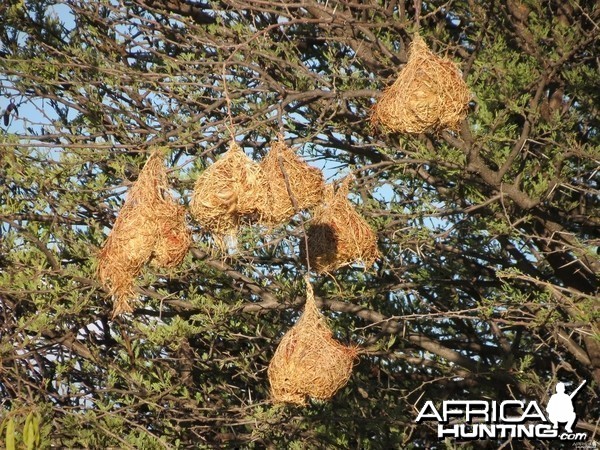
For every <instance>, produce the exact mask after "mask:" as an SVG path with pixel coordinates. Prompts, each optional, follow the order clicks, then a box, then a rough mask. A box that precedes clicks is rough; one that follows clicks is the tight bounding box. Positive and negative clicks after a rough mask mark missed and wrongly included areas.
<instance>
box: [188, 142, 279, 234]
mask: <svg viewBox="0 0 600 450" xmlns="http://www.w3.org/2000/svg"><path fill="white" fill-rule="evenodd" d="M267 193H268V183H267V180H266V179H265V177H264V175H263V173H262V170H261V168H260V166H259V165H258V164H257V163H255V162H254V161H252V160H251V159H250V158H248V156H246V154H245V153H244V152H243V150H242V149H241V147H240V146H239V145H237V144H236V143H235V142H231V145H230V147H229V150H227V152H225V154H224V155H223V156H222V157H221V158H220V159H219V160H218V161H217V162H215V163H214V164H212V165H211V166H210V167H208V168H207V169H206V170H205V171H204V172H202V174H201V175H200V176H199V177H198V179H197V180H196V184H195V185H194V193H193V196H192V200H191V203H190V211H191V213H192V215H193V216H194V218H195V219H196V220H197V221H198V222H199V223H200V225H202V227H203V228H204V229H205V230H207V231H208V232H210V233H212V235H213V238H215V242H217V244H219V243H221V244H222V243H223V242H224V239H226V238H227V237H230V236H236V235H237V232H238V229H239V227H240V225H241V224H242V223H244V222H252V221H257V220H260V216H261V214H262V212H263V211H265V210H267V207H268V195H267Z"/></svg>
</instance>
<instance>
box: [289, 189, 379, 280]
mask: <svg viewBox="0 0 600 450" xmlns="http://www.w3.org/2000/svg"><path fill="white" fill-rule="evenodd" d="M352 179H353V178H352V177H346V178H345V179H344V180H343V181H342V183H341V185H340V187H339V188H338V189H337V191H335V190H334V187H333V185H327V190H326V193H325V202H324V203H323V204H322V205H320V206H319V207H317V208H316V209H315V211H314V213H313V219H312V220H311V224H310V226H309V227H308V230H307V241H308V242H307V243H306V242H304V241H301V242H300V257H301V259H302V260H303V261H306V252H307V248H306V247H308V262H309V264H310V268H311V269H313V270H315V271H317V272H318V273H330V272H332V271H334V270H336V269H339V268H340V267H343V266H347V265H350V264H353V263H356V262H360V263H362V264H363V265H364V267H365V269H368V268H370V267H371V266H372V265H373V263H374V262H375V260H376V259H377V258H378V257H379V250H378V249H377V235H376V234H375V232H374V231H373V229H372V228H371V226H370V225H369V224H368V223H367V222H366V221H365V219H363V218H362V217H361V216H360V214H358V212H356V209H355V208H354V206H353V205H352V203H350V201H349V200H348V191H349V184H350V182H351V181H352Z"/></svg>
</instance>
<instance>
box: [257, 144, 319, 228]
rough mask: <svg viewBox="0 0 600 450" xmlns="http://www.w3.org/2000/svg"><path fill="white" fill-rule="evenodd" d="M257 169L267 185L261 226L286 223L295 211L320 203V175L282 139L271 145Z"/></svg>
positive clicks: (317, 170)
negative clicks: (261, 173) (267, 198)
mask: <svg viewBox="0 0 600 450" xmlns="http://www.w3.org/2000/svg"><path fill="white" fill-rule="evenodd" d="M260 166H261V168H262V171H263V173H264V176H265V177H266V179H267V180H268V183H269V203H268V205H267V206H268V208H267V209H265V210H264V211H263V214H262V221H263V223H265V224H267V225H279V224H281V223H284V222H287V221H288V220H290V219H291V218H292V217H293V216H294V214H296V213H297V212H298V211H300V210H302V209H307V208H312V207H313V206H315V205H317V204H318V203H320V202H321V201H322V200H323V193H324V189H325V182H324V180H323V173H322V172H321V171H320V170H319V169H317V168H316V167H311V166H309V165H308V164H307V163H306V162H305V161H304V160H303V159H301V158H300V157H299V156H298V155H296V153H295V152H294V151H293V150H292V149H291V148H290V147H288V146H287V145H286V144H285V143H284V141H283V137H281V136H280V137H279V141H277V142H275V143H274V144H273V145H272V147H271V150H270V151H269V153H268V154H267V156H266V157H265V158H264V159H263V161H262V162H261V164H260Z"/></svg>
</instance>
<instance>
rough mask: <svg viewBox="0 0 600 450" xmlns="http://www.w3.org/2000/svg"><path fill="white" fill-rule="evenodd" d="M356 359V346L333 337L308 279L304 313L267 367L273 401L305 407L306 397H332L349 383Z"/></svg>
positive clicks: (282, 341) (283, 339)
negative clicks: (340, 341)
mask: <svg viewBox="0 0 600 450" xmlns="http://www.w3.org/2000/svg"><path fill="white" fill-rule="evenodd" d="M357 356H358V351H357V349H356V347H347V346H344V345H342V344H340V343H339V342H338V341H336V340H335V339H334V338H333V335H332V333H331V330H330V329H329V327H328V326H327V322H326V320H325V317H323V315H322V314H321V313H320V312H319V310H318V308H317V305H316V304H315V298H314V295H313V290H312V286H311V285H310V283H309V282H308V280H307V285H306V305H305V307H304V312H303V313H302V316H301V317H300V319H299V320H298V322H297V323H296V324H295V325H294V326H293V327H292V328H291V329H290V330H289V331H288V332H287V333H286V334H285V335H284V336H283V338H282V339H281V342H280V343H279V346H278V347H277V350H276V351H275V354H274V355H273V358H272V359H271V363H270V364H269V370H268V374H269V382H270V384H271V396H272V398H273V401H275V402H287V403H296V404H299V405H304V404H306V399H307V397H312V398H315V399H321V400H327V399H329V398H331V397H333V395H334V394H335V393H336V392H337V391H338V390H339V389H340V388H341V387H343V386H344V385H345V384H346V383H347V382H348V379H349V378H350V375H351V374H352V367H353V365H354V360H355V359H356V357H357Z"/></svg>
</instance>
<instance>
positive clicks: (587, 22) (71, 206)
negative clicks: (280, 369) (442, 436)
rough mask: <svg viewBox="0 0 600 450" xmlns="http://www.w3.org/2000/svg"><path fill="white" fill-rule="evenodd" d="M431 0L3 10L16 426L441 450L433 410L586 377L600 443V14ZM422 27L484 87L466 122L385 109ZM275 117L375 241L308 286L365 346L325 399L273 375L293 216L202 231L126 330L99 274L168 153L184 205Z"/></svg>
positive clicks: (9, 360) (4, 177)
mask: <svg viewBox="0 0 600 450" xmlns="http://www.w3.org/2000/svg"><path fill="white" fill-rule="evenodd" d="M419 7H420V8H419V9H420V20H419V21H418V22H417V14H416V11H415V7H414V5H413V3H412V2H402V1H397V0H385V1H374V0H373V1H337V0H330V1H326V2H323V1H318V0H304V1H302V2H292V1H260V0H252V1H245V2H240V1H237V0H224V1H217V0H215V1H206V2H196V1H191V0H189V1H185V0H131V1H119V0H103V1H99V2H86V1H82V0H81V1H80V0H65V1H58V2H56V1H52V0H25V1H16V0H10V1H8V2H4V3H3V4H2V6H0V19H1V20H0V46H1V47H0V55H1V59H0V67H1V71H0V96H1V99H0V101H1V102H2V107H3V108H4V119H5V125H6V126H5V127H4V128H3V132H2V134H1V138H0V142H1V146H0V158H1V159H0V161H1V164H0V179H1V181H2V183H0V248H1V250H0V313H1V316H2V320H1V321H0V398H1V400H0V405H1V406H0V411H1V414H2V417H3V418H4V419H6V420H4V423H7V420H8V419H12V420H13V423H15V424H16V426H15V429H16V434H17V439H18V438H19V437H20V434H19V433H20V430H21V429H22V425H23V422H24V420H25V417H26V416H27V414H28V413H29V412H31V411H36V412H37V413H38V414H39V415H40V416H41V426H40V429H39V432H40V435H41V437H42V439H41V445H42V446H46V447H48V446H51V445H52V446H56V447H67V448H78V447H80V448H106V447H113V448H218V447H236V446H238V447H244V448H262V447H272V448H283V447H290V448H411V446H412V447H413V448H421V447H425V446H429V448H435V447H436V446H437V447H438V448H442V447H444V445H451V443H449V442H446V444H443V443H437V444H436V442H437V439H436V437H435V429H434V428H435V427H431V428H430V427H429V426H428V425H427V424H425V423H422V424H416V423H415V417H416V415H417V411H418V408H419V407H420V406H421V405H422V404H423V402H424V401H425V400H434V401H436V402H439V401H441V400H443V399H482V398H486V399H497V400H503V399H535V400H538V401H540V402H545V401H547V399H548V397H549V395H550V394H551V393H552V390H553V388H554V386H555V384H556V382H557V381H565V382H569V381H570V382H573V383H574V385H577V384H579V382H581V381H582V380H584V379H585V380H588V384H587V385H586V387H585V389H583V390H582V391H581V392H580V394H579V395H578V397H577V402H576V410H577V413H578V416H579V422H578V424H577V431H587V432H588V434H589V435H592V434H593V433H594V432H595V430H596V427H597V418H598V413H599V410H598V404H599V403H598V383H600V341H599V336H600V335H599V332H598V315H599V303H598V273H600V258H599V257H598V246H599V245H600V233H599V225H600V215H599V214H598V212H599V200H598V199H599V196H598V193H599V186H598V183H599V181H598V168H599V161H600V145H599V144H600V138H599V135H598V131H599V125H600V124H599V120H598V113H599V108H600V94H599V91H598V90H597V89H596V88H597V86H598V85H600V70H599V67H598V54H600V8H598V6H597V4H596V2H594V1H586V0H568V1H559V0H550V1H547V2H535V1H530V0H523V1H520V0H508V1H506V2H494V1H492V2H478V1H474V0H455V1H447V2H443V1H432V2H428V1H425V2H423V3H422V4H420V5H419ZM417 25H418V27H417ZM417 28H418V29H419V32H420V33H421V35H422V36H423V37H424V38H425V40H426V42H427V43H428V44H429V45H430V46H431V47H432V49H433V50H434V51H435V52H437V53H439V54H444V55H447V56H449V57H451V58H452V59H454V60H455V61H456V62H457V63H458V65H459V67H460V68H461V70H462V73H463V75H464V78H465V80H466V81H467V83H468V85H469V87H470V89H471V91H472V93H473V100H472V102H471V105H470V111H469V115H468V118H467V119H466V120H465V121H464V122H463V123H462V126H461V128H460V130H459V131H457V132H450V131H445V132H440V133H435V134H420V135H410V136H409V135H400V134H393V133H392V134H386V133H382V132H381V131H380V130H378V129H374V128H373V127H372V126H371V125H370V122H369V115H370V109H371V107H372V105H373V104H374V102H375V101H376V98H377V97H378V96H379V93H380V92H381V90H382V89H383V88H384V87H385V86H387V85H389V84H391V83H392V82H393V80H394V79H395V77H396V76H397V74H398V71H399V70H400V69H401V68H402V66H403V64H404V63H405V62H406V59H407V46H408V44H409V43H410V41H411V39H412V37H413V36H414V34H415V32H416V30H417ZM280 132H281V133H283V134H284V136H285V138H286V140H287V142H288V143H289V144H291V145H293V146H294V147H295V148H296V149H298V152H299V153H300V154H302V155H303V156H304V157H305V158H306V159H307V160H309V161H311V163H312V164H314V165H317V166H318V167H320V168H322V169H323V171H324V173H325V175H326V176H327V177H328V178H329V179H336V178H339V177H340V176H342V175H345V174H348V173H353V174H354V175H355V176H356V177H357V181H356V183H355V184H354V186H353V191H352V194H353V195H352V199H353V201H355V203H356V205H357V208H358V210H359V211H360V213H361V214H362V215H363V216H364V217H365V218H366V219H367V220H368V221H369V222H370V223H371V224H372V225H373V227H374V229H376V231H377V234H378V237H379V249H380V252H381V255H382V256H381V258H380V259H379V260H378V262H377V263H376V264H375V267H374V269H372V270H370V271H367V272H364V271H363V270H362V269H361V268H359V267H354V266H352V267H348V268H345V269H341V270H339V271H336V272H335V273H334V274H333V276H319V277H313V280H314V283H315V290H316V294H317V302H318V304H319V305H320V307H321V308H322V309H323V310H324V311H325V312H326V313H327V314H328V315H329V316H330V320H331V325H332V327H333V329H334V331H335V333H336V335H337V337H338V338H339V339H340V340H342V341H345V342H354V343H357V344H358V345H360V348H361V352H362V356H361V358H360V362H359V363H358V364H357V366H356V367H355V370H354V374H353V376H352V378H351V380H350V383H349V384H348V386H346V388H344V389H343V390H342V391H341V392H339V393H338V394H337V395H336V397H335V398H334V399H333V400H332V401H331V402H313V403H311V404H310V405H308V406H306V407H291V406H282V405H274V404H272V403H271V402H270V401H269V392H268V391H269V388H268V381H267V376H266V367H267V365H268V362H269V359H270V357H271V356H272V354H273V351H274V349H275V347H276V345H277V342H278V340H279V339H280V338H281V336H282V334H283V333H284V332H285V331H286V330H287V329H289V327H290V326H291V325H292V324H293V323H294V321H295V320H296V318H297V317H298V312H299V311H300V310H301V308H302V304H303V301H304V286H303V283H302V275H303V274H304V272H305V269H304V268H303V266H302V264H301V261H300V258H299V256H298V254H299V252H298V245H299V243H300V241H301V238H302V235H303V231H302V230H303V222H302V220H301V219H300V218H299V217H297V218H296V219H295V220H294V221H292V222H291V223H290V224H288V225H286V226H282V227H280V228H278V229H276V230H274V231H272V233H270V234H269V235H268V236H266V235H265V234H264V233H263V231H264V230H259V229H256V228H247V229H244V231H243V233H242V234H241V235H240V237H239V242H238V250H237V252H236V253H235V254H231V255H227V256H226V257H224V256H220V255H216V254H215V253H214V252H212V251H211V250H210V245H209V243H210V240H209V238H208V237H207V236H206V234H205V233H204V232H203V230H202V229H201V228H200V227H199V226H198V225H197V224H195V223H193V222H191V224H190V225H191V226H192V227H193V230H194V235H195V244H194V247H193V248H192V250H191V252H190V254H189V255H188V256H187V258H186V260H185V262H184V264H183V265H182V266H181V267H179V268H177V269H173V270H170V271H156V270H149V271H146V272H144V275H143V276H142V277H141V279H140V280H139V285H140V287H139V289H138V291H139V295H140V302H139V304H138V307H137V308H136V309H135V311H134V313H133V314H132V315H126V316H123V317H120V318H116V319H114V320H111V319H110V309H111V300H110V298H109V297H108V296H107V293H106V292H105V291H104V290H103V289H102V288H101V287H100V285H99V284H98V283H97V281H96V279H95V277H94V270H95V264H96V259H95V256H96V254H97V252H98V250H99V248H100V247H101V245H102V243H103V241H104V240H105V238H106V236H107V233H108V231H109V229H110V228H111V226H112V225H113V224H114V221H115V218H116V216H117V214H118V211H119V207H120V205H122V203H123V201H124V198H125V193H126V190H127V188H128V187H129V186H130V185H131V183H132V182H134V181H135V179H136V178H137V174H138V173H139V170H140V168H141V167H142V166H143V164H144V162H145V160H146V158H147V155H148V151H149V150H150V149H152V148H154V147H155V146H166V147H168V148H169V149H170V151H169V153H168V161H167V163H168V166H169V167H170V168H171V170H170V179H171V182H172V185H173V187H174V190H175V191H176V192H178V193H179V198H180V201H181V202H182V203H184V204H187V203H188V201H189V198H190V194H191V190H192V188H193V183H194V180H195V179H196V177H197V176H198V175H199V174H200V173H201V172H202V170H204V169H205V168H206V167H207V166H208V165H209V164H211V163H212V162H213V161H214V160H215V159H216V158H217V157H218V155H219V154H220V153H222V152H224V151H225V150H226V149H227V147H228V144H229V142H230V141H231V139H235V140H236V141H237V142H238V143H240V145H242V146H243V148H244V149H245V151H246V152H247V154H248V155H251V156H252V157H253V158H255V159H257V160H259V159H260V158H261V157H262V156H264V154H265V152H266V151H267V150H268V148H269V146H270V143H271V142H272V141H273V139H274V138H275V136H276V134H277V133H280ZM0 422H2V421H1V420H0ZM1 439H4V432H3V433H2V437H1V438H0V440H1ZM499 444H501V442H487V443H472V444H470V445H472V446H474V447H478V448H479V447H481V448H483V447H486V446H487V447H489V448H496V447H497V446H498V445H499ZM504 444H505V445H508V447H511V448H512V446H514V448H522V447H521V445H525V446H527V447H529V448H534V446H537V447H536V448H539V446H546V445H548V444H545V443H543V442H536V441H531V442H530V441H524V442H517V443H511V442H507V443H504Z"/></svg>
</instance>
